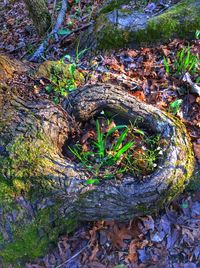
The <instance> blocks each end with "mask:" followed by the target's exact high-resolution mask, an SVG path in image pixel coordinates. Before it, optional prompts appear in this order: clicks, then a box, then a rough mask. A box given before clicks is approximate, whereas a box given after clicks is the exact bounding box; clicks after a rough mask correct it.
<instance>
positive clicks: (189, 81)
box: [183, 72, 200, 96]
mask: <svg viewBox="0 0 200 268" xmlns="http://www.w3.org/2000/svg"><path fill="white" fill-rule="evenodd" d="M183 81H184V82H186V83H187V84H188V85H189V86H190V91H191V92H192V93H196V94H198V95H199V96H200V87H199V86H198V85H197V84H195V83H194V82H192V79H191V77H190V74H189V73H188V72H187V73H185V74H184V76H183Z"/></svg>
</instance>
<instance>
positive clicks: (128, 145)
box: [114, 141, 134, 161]
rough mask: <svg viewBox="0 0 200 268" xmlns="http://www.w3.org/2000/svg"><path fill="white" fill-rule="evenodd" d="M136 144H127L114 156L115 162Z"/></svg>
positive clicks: (131, 142)
mask: <svg viewBox="0 0 200 268" xmlns="http://www.w3.org/2000/svg"><path fill="white" fill-rule="evenodd" d="M133 144H134V142H133V141H130V142H128V143H127V144H125V145H124V146H123V147H122V148H121V149H120V150H119V151H118V152H117V153H116V154H115V156H114V160H115V161H117V160H118V159H119V158H120V156H121V155H122V154H123V153H125V152H126V151H127V150H128V149H130V148H131V147H132V146H133Z"/></svg>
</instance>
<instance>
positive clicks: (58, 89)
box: [45, 62, 77, 104]
mask: <svg viewBox="0 0 200 268" xmlns="http://www.w3.org/2000/svg"><path fill="white" fill-rule="evenodd" d="M60 64H62V62H60ZM56 67H57V68H56ZM56 67H55V68H52V71H51V76H50V78H49V82H50V83H49V84H48V85H47V86H46V87H45V91H46V92H47V93H49V94H50V93H52V95H53V101H54V102H55V103H56V104H57V103H59V98H60V97H66V96H67V95H68V93H69V92H70V91H72V90H74V89H76V88H77V84H76V79H75V75H74V74H75V71H76V65H75V64H74V63H72V64H70V65H69V66H68V67H67V65H66V67H67V68H68V70H69V74H70V77H68V78H65V77H64V75H63V73H62V71H60V68H59V63H58V66H56Z"/></svg>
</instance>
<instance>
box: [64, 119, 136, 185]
mask: <svg viewBox="0 0 200 268" xmlns="http://www.w3.org/2000/svg"><path fill="white" fill-rule="evenodd" d="M119 129H124V131H123V132H122V134H121V135H120V136H119V138H118V139H117V141H116V142H115V143H114V144H113V145H111V146H110V148H109V149H107V150H106V147H107V144H106V141H107V139H108V137H109V136H111V135H112V133H114V132H115V131H116V130H119ZM96 132H97V140H96V141H93V144H92V145H93V146H92V151H86V152H84V151H82V150H81V145H80V144H76V145H75V147H74V148H71V147H68V148H69V150H70V151H71V152H72V153H73V154H74V155H75V156H76V157H77V159H78V160H79V161H80V162H81V163H82V164H83V166H84V167H85V168H86V169H87V170H88V171H90V172H91V173H92V175H93V178H92V179H89V180H88V181H86V183H87V184H94V183H97V184H98V183H99V182H100V180H99V179H101V178H103V179H108V178H112V177H113V176H115V175H116V174H118V173H123V171H124V170H123V169H118V168H116V169H114V170H112V172H108V170H109V169H107V170H106V168H107V167H110V166H113V165H114V164H117V161H118V160H120V157H121V156H122V155H123V154H124V153H126V152H127V151H128V150H129V149H130V148H131V146H133V144H134V142H133V141H129V142H127V143H125V144H124V145H122V143H123V142H124V140H125V138H126V136H127V134H128V127H127V126H126V125H118V126H116V127H114V128H112V129H110V130H109V131H108V132H107V133H106V134H105V133H102V132H101V128H100V124H99V121H98V120H97V121H96Z"/></svg>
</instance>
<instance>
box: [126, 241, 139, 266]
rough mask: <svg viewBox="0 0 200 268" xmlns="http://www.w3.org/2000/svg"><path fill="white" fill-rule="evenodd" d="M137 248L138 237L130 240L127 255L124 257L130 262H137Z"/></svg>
mask: <svg viewBox="0 0 200 268" xmlns="http://www.w3.org/2000/svg"><path fill="white" fill-rule="evenodd" d="M137 248H138V239H134V240H132V241H131V243H130V245H129V249H128V256H127V257H126V259H127V260H128V261H130V262H131V263H137V262H138V256H137Z"/></svg>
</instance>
